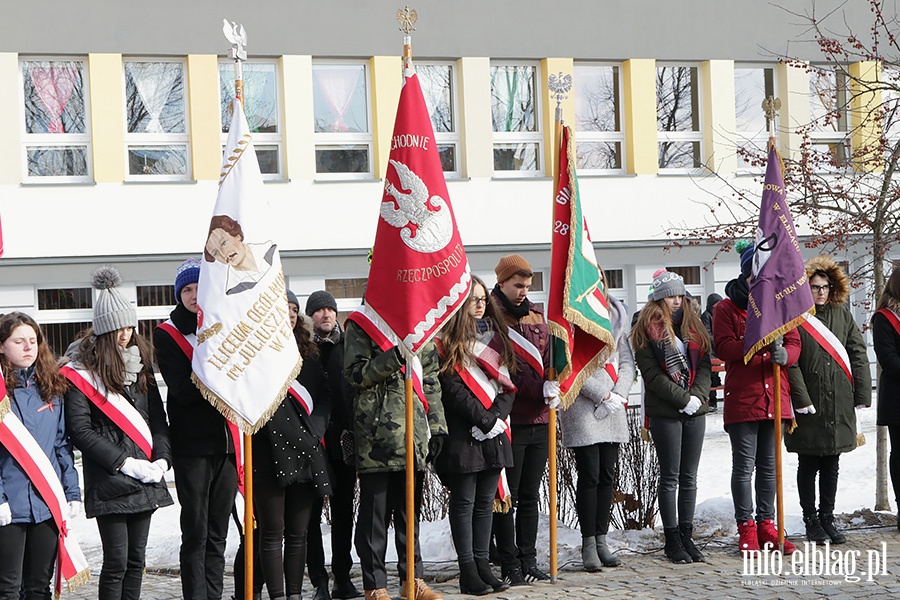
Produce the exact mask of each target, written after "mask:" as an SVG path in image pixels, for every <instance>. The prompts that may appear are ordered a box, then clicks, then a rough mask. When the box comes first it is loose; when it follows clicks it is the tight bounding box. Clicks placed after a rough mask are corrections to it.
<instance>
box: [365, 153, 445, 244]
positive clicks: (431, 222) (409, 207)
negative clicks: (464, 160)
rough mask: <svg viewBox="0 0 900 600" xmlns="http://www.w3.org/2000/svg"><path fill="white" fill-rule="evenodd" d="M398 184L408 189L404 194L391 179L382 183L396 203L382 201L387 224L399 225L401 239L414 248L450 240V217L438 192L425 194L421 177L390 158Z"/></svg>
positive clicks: (424, 186) (426, 190)
mask: <svg viewBox="0 0 900 600" xmlns="http://www.w3.org/2000/svg"><path fill="white" fill-rule="evenodd" d="M390 163H391V164H392V165H393V166H394V170H395V171H396V172H397V176H398V177H399V178H400V186H401V187H402V188H403V189H405V190H409V193H406V194H404V193H403V192H401V191H400V190H398V189H397V188H396V187H394V184H392V183H391V182H387V184H386V185H385V188H384V189H385V192H386V193H388V194H390V195H391V196H392V197H393V198H394V200H395V201H396V203H397V207H396V208H395V207H394V203H393V202H391V201H390V200H387V201H382V203H381V216H382V218H383V219H384V220H385V221H386V222H387V223H388V224H390V225H392V226H394V227H397V228H398V229H400V238H401V239H402V240H403V243H404V244H406V245H407V246H409V247H410V248H412V249H413V250H415V251H416V252H421V253H428V252H437V251H438V250H441V249H443V248H445V247H446V246H447V244H448V243H450V238H451V237H453V217H452V216H451V214H450V211H449V210H448V209H447V203H446V202H445V201H444V199H443V198H441V197H440V196H438V195H434V196H431V198H429V197H428V187H427V186H426V185H425V182H424V181H422V178H421V177H419V176H418V175H416V174H415V173H413V172H412V170H411V169H410V168H409V167H407V166H406V165H404V164H403V163H401V162H399V161H396V160H391V161H390Z"/></svg>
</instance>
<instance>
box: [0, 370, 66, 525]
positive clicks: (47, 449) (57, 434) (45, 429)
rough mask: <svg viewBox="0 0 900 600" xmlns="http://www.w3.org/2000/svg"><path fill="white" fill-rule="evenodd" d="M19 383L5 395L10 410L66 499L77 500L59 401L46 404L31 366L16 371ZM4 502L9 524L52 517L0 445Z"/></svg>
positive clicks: (0, 488)
mask: <svg viewBox="0 0 900 600" xmlns="http://www.w3.org/2000/svg"><path fill="white" fill-rule="evenodd" d="M18 379H19V381H20V382H21V384H20V387H17V388H16V389H15V390H14V391H13V392H12V393H10V394H9V401H10V407H11V408H12V411H13V413H15V415H16V416H17V417H19V420H21V421H22V423H23V424H24V425H25V428H26V429H27V430H28V431H29V432H30V433H31V435H32V436H34V439H35V440H36V441H37V443H38V445H39V446H40V447H41V449H42V450H43V451H44V454H46V455H47V457H48V458H49V459H50V464H52V465H53V469H54V470H55V471H56V475H57V476H58V477H59V480H60V481H61V482H62V487H63V491H64V492H65V494H66V500H68V501H72V500H78V501H79V502H80V501H81V490H80V489H79V487H78V473H77V472H76V471H75V459H74V457H73V455H72V446H71V444H70V443H69V442H68V441H67V439H66V419H65V415H64V414H63V410H62V398H54V399H53V402H52V403H51V404H49V405H48V404H46V403H45V402H44V401H43V400H42V399H41V395H40V392H39V391H38V388H37V384H36V383H35V380H34V367H32V368H30V369H22V370H20V371H18ZM2 502H8V503H9V508H10V510H11V511H12V522H13V523H41V522H43V521H46V520H47V519H51V518H53V515H51V514H50V509H49V508H48V507H47V503H46V502H44V501H43V500H42V499H41V497H40V495H39V494H38V493H37V490H35V488H34V486H33V485H32V484H31V480H30V479H28V476H27V475H26V474H25V471H23V470H22V468H21V467H20V466H19V463H18V462H16V460H15V459H14V458H13V457H12V456H11V455H10V453H9V451H8V450H7V449H6V448H4V447H3V446H0V503H2Z"/></svg>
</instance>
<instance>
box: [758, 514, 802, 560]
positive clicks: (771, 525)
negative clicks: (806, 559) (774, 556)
mask: <svg viewBox="0 0 900 600" xmlns="http://www.w3.org/2000/svg"><path fill="white" fill-rule="evenodd" d="M756 535H757V540H758V543H759V545H760V546H765V545H766V544H772V549H773V550H777V549H778V530H777V529H775V521H773V520H772V519H765V520H763V521H760V522H759V523H758V524H757V527H756ZM796 549H797V547H796V546H794V544H792V543H791V542H789V541H788V539H787V538H785V539H784V554H785V555H788V554H793V553H794V551H795V550H796Z"/></svg>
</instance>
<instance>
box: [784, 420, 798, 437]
mask: <svg viewBox="0 0 900 600" xmlns="http://www.w3.org/2000/svg"><path fill="white" fill-rule="evenodd" d="M795 429H797V418H796V417H794V418H792V419H791V424H790V425H788V426H787V429H786V430H785V431H786V432H787V434H788V435H790V434H792V433H794V430H795Z"/></svg>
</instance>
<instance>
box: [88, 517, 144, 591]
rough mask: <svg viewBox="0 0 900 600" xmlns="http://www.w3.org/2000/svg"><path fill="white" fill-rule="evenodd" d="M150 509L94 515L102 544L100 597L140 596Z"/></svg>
mask: <svg viewBox="0 0 900 600" xmlns="http://www.w3.org/2000/svg"><path fill="white" fill-rule="evenodd" d="M151 516H153V511H152V510H148V511H146V512H141V513H134V514H131V515H103V516H100V517H97V529H98V530H99V531H100V542H101V543H102V545H103V568H102V569H101V570H100V581H99V588H100V592H99V594H98V596H99V599H100V600H139V598H140V597H141V581H142V580H143V577H144V553H145V552H146V550H147V536H148V535H149V533H150V517H151Z"/></svg>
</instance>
